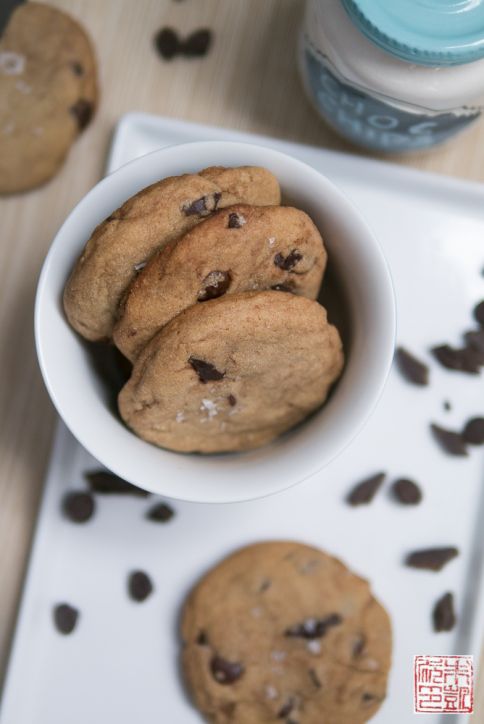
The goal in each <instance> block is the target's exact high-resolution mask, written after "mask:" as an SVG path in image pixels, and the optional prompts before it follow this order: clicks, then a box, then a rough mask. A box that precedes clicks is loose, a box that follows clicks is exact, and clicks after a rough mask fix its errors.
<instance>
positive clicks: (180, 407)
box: [64, 166, 343, 453]
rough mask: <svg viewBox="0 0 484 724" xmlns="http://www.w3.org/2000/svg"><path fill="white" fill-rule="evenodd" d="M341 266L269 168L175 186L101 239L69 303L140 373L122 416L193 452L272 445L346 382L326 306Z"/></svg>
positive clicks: (86, 256) (139, 429) (226, 171)
mask: <svg viewBox="0 0 484 724" xmlns="http://www.w3.org/2000/svg"><path fill="white" fill-rule="evenodd" d="M326 260H327V254H326V250H325V248H324V244H323V240H322V238H321V235H320V233H319V231H318V230H317V228H316V226H315V225H314V223H313V222H312V221H311V219H310V218H309V217H308V216H307V214H305V213H304V212H303V211H300V210H298V209H295V208H292V207H289V206H281V205H280V188H279V184H278V182H277V179H276V178H275V177H274V176H273V175H272V174H271V173H270V172H269V171H267V170H266V169H264V168H258V167H252V166H243V167H238V168H223V167H210V168H207V169H205V170H203V171H200V172H199V173H196V174H186V175H183V176H176V177H170V178H167V179H164V180H162V181H159V182H158V183H155V184H153V185H152V186H149V187H148V188H146V189H143V190H142V191H140V192H139V193H138V194H136V195H135V196H133V197H132V198H130V199H129V200H128V201H126V202H125V203H124V204H123V206H121V207H120V208H119V209H118V210H117V211H115V212H114V213H113V214H111V216H109V217H108V218H107V219H106V220H105V221H103V222H102V223H101V224H100V225H99V226H98V227H97V228H96V229H95V230H94V232H93V234H92V236H91V238H90V239H89V241H88V242H87V244H86V247H85V249H84V251H83V253H82V255H81V257H80V258H79V260H78V262H77V264H76V265H75V267H74V270H73V272H72V274H71V277H70V279H69V280H68V282H67V285H66V288H65V293H64V308H65V312H66V315H67V318H68V320H69V322H70V324H71V325H72V327H73V328H74V329H75V330H76V331H77V332H78V333H79V334H81V335H82V336H83V337H84V338H86V339H87V340H91V341H99V340H104V341H113V342H114V344H115V345H116V346H117V347H118V349H119V350H120V351H121V352H122V353H123V355H125V357H127V358H128V359H129V360H130V361H131V362H132V364H133V369H132V374H131V377H130V379H129V380H128V382H127V383H126V385H125V386H124V387H123V389H122V390H121V392H120V394H119V398H118V404H119V412H120V414H121V417H122V418H123V420H124V421H125V422H126V424H127V425H128V426H129V427H130V428H131V429H132V430H133V431H134V432H135V433H136V434H137V435H139V436H140V437H141V438H143V439H144V440H147V441H149V442H151V443H154V444H156V445H159V446H161V447H165V448H169V449H171V450H177V451H182V452H195V451H196V452H203V453H214V452H228V451H238V450H248V449H251V448H255V447H258V446H260V445H263V444H266V443H268V442H270V441H271V440H273V439H274V438H276V437H277V436H278V435H280V434H281V433H283V432H285V431H286V430H289V429H290V428H292V427H293V426H294V425H296V424H297V423H298V422H300V421H301V420H303V419H304V418H305V417H306V416H307V415H308V414H309V413H310V412H312V411H313V410H315V409H316V408H318V407H319V406H320V405H321V404H322V403H323V402H324V400H325V399H326V397H327V394H328V392H329V389H330V387H331V385H332V384H333V383H334V382H335V380H336V379H337V378H338V376H339V375H340V373H341V370H342V367H343V352H342V345H341V339H340V336H339V334H338V331H337V330H336V328H335V327H334V326H332V325H330V324H329V323H328V321H327V316H326V311H325V309H324V308H323V307H322V306H321V305H320V304H319V303H318V302H316V301H315V300H316V297H317V295H318V292H319V288H320V285H321V281H322V278H323V274H324V270H325V266H326Z"/></svg>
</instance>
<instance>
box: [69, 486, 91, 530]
mask: <svg viewBox="0 0 484 724" xmlns="http://www.w3.org/2000/svg"><path fill="white" fill-rule="evenodd" d="M62 509H63V511H64V514H65V515H66V516H67V518H69V520H71V521H72V522H73V523H85V522H86V521H87V520H89V518H91V517H92V515H93V514H94V510H95V503H94V498H93V497H92V495H91V494H90V493H83V492H75V491H73V492H71V493H67V495H66V496H65V497H64V500H63V502H62Z"/></svg>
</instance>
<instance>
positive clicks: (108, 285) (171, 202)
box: [64, 166, 280, 341]
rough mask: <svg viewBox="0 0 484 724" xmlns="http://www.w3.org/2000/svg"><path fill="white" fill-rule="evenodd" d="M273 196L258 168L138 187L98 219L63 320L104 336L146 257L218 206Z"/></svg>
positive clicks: (275, 186) (268, 201)
mask: <svg viewBox="0 0 484 724" xmlns="http://www.w3.org/2000/svg"><path fill="white" fill-rule="evenodd" d="M236 203H247V204H252V205H261V206H265V205H272V204H279V203H280V189H279V183H278V181H277V179H276V178H275V176H273V174H271V173H270V171H267V170H266V169H264V168H259V167H257V166H241V167H237V168H224V167H221V166H213V167H209V168H206V169H204V170H203V171H200V172H199V173H194V174H183V175H181V176H171V177H169V178H165V179H163V180H162V181H158V182H157V183H154V184H152V185H151V186H148V187H147V188H144V189H142V190H141V191H140V192H139V193H137V194H136V195H135V196H132V197H131V198H130V199H128V200H127V201H126V202H125V203H124V204H123V205H122V206H121V207H120V208H118V209H117V210H116V211H114V212H113V213H112V214H111V215H110V216H109V217H108V218H107V219H105V220H104V221H103V222H102V223H101V224H99V225H98V226H97V227H96V229H95V230H94V232H93V233H92V235H91V237H90V238H89V240H88V242H87V244H86V246H85V248H84V250H83V252H82V254H81V256H80V258H79V259H78V261H77V263H76V264H75V266H74V269H73V271H72V273H71V275H70V277H69V280H68V282H67V284H66V287H65V290H64V310H65V313H66V316H67V318H68V320H69V323H70V325H71V326H72V327H73V328H74V329H75V330H76V331H77V332H78V333H79V334H80V335H81V336H83V337H85V338H86V339H88V340H91V341H98V340H103V339H110V338H111V335H112V331H113V327H114V324H115V321H116V318H117V314H118V306H119V302H120V300H121V298H122V296H123V294H124V292H125V291H126V289H127V287H128V286H129V284H130V282H131V281H132V280H133V279H134V278H135V276H136V274H138V273H139V271H140V270H141V269H142V268H143V267H144V265H145V264H146V263H147V261H148V260H149V259H150V257H151V256H152V255H153V254H154V253H155V252H156V251H158V249H160V248H161V247H163V246H164V245H165V244H167V243H169V242H170V241H172V240H173V239H176V238H178V237H179V236H181V235H182V234H184V233H185V232H187V231H188V230H189V229H191V228H193V227H194V226H195V225H196V224H198V223H199V222H200V221H202V220H203V219H205V218H206V217H207V216H210V214H212V213H213V212H215V211H216V210H217V209H220V208H224V207H226V206H231V205H233V204H236Z"/></svg>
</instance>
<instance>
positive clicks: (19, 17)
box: [0, 2, 98, 194]
mask: <svg viewBox="0 0 484 724" xmlns="http://www.w3.org/2000/svg"><path fill="white" fill-rule="evenodd" d="M96 78H97V70H96V61H95V58H94V52H93V48H92V45H91V42H90V40H89V38H88V36H87V34H86V32H85V31H84V29H83V28H82V27H81V26H80V25H79V24H78V23H77V22H76V21H75V20H74V19H73V18H71V17H70V16H69V15H67V14H66V13H63V12H61V11H60V10H57V9H56V8H53V7H51V6H49V5H43V4H41V3H37V2H29V3H24V4H21V5H20V6H19V7H18V8H17V9H16V10H15V11H14V13H13V14H12V16H11V18H10V21H9V23H8V25H7V27H6V29H5V32H4V33H3V35H2V37H1V39H0V97H1V98H2V103H0V193H1V194H10V193H15V192H18V191H25V190H27V189H31V188H33V187H35V186H39V185H40V184H42V183H44V182H45V181H47V180H48V179H50V178H51V177H52V176H54V174H55V173H56V172H57V171H58V169H59V168H60V167H61V165H62V163H63V161H64V159H65V157H66V155H67V152H68V151H69V148H70V147H71V145H72V143H73V142H74V141H75V140H76V138H77V137H78V135H79V134H80V133H81V132H82V131H83V130H84V128H85V127H86V126H87V125H88V123H89V121H90V120H91V117H92V115H93V113H94V110H95V108H96V104H97V97H98V92H97V80H96Z"/></svg>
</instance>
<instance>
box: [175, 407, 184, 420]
mask: <svg viewBox="0 0 484 724" xmlns="http://www.w3.org/2000/svg"><path fill="white" fill-rule="evenodd" d="M175 420H176V421H177V422H183V421H184V420H185V415H184V413H183V412H182V411H181V410H179V411H178V412H177V413H176V415H175Z"/></svg>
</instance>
